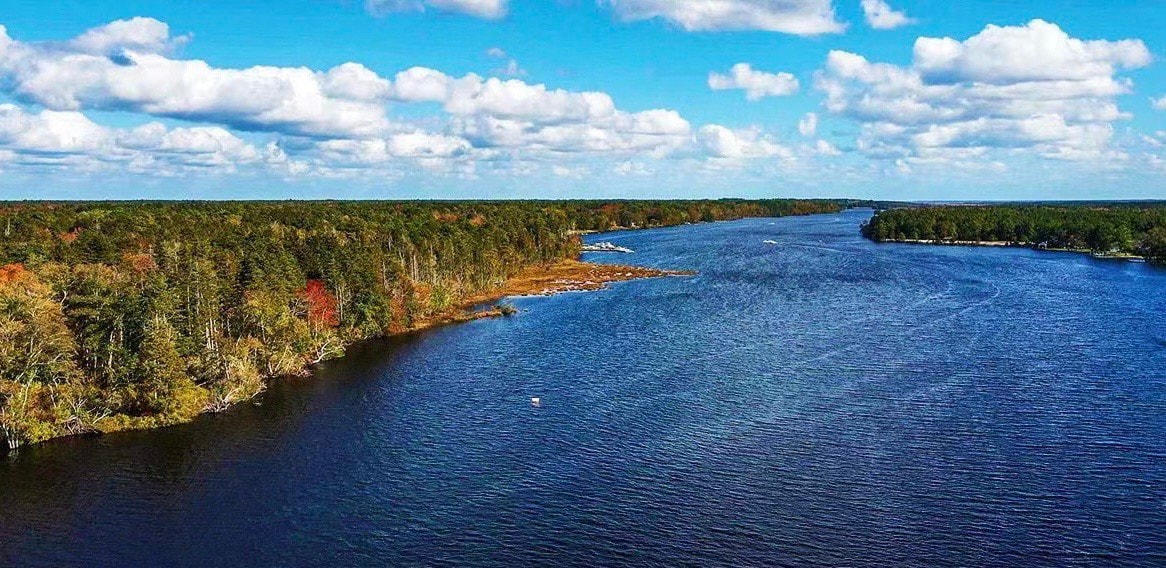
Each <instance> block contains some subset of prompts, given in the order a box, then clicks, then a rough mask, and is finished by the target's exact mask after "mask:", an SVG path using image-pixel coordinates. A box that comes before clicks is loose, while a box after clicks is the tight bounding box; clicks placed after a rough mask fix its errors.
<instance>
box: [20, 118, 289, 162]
mask: <svg viewBox="0 0 1166 568" xmlns="http://www.w3.org/2000/svg"><path fill="white" fill-rule="evenodd" d="M0 150H2V151H4V152H6V153H8V154H9V155H10V157H11V160H10V161H16V162H22V161H23V162H26V163H33V164H36V165H42V166H43V165H53V164H59V165H71V166H84V167H87V168H90V169H95V168H99V167H102V166H103V165H104V166H110V167H112V166H113V165H116V164H121V165H122V167H125V168H128V169H130V170H137V171H149V172H150V173H153V174H160V175H166V174H174V173H178V172H180V171H183V170H188V169H208V168H213V169H215V170H221V171H234V170H235V169H236V168H237V167H238V166H242V165H250V164H259V163H261V162H264V161H265V158H266V154H265V153H264V152H261V151H260V150H258V149H256V148H255V147H254V146H252V145H251V144H248V143H247V142H245V141H244V140H242V139H240V138H239V137H237V136H235V135H234V134H232V133H230V132H228V131H227V130H225V129H223V128H220V127H217V126H210V127H189V128H173V129H168V128H166V127H165V126H163V125H162V124H159V123H156V122H153V123H148V124H144V125H142V126H139V127H136V128H132V129H115V128H108V127H105V126H101V125H98V124H96V123H94V122H93V121H92V120H90V119H89V118H88V117H86V116H85V115H83V114H81V113H79V112H75V111H52V110H41V111H39V112H36V113H30V112H28V111H26V110H24V109H22V108H20V107H18V106H16V105H13V104H0Z"/></svg>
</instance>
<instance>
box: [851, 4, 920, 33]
mask: <svg viewBox="0 0 1166 568" xmlns="http://www.w3.org/2000/svg"><path fill="white" fill-rule="evenodd" d="M862 13H863V15H864V16H866V23H867V25H869V26H870V27H872V28H874V29H876V30H890V29H894V28H897V27H900V26H906V25H908V24H913V23H915V20H913V19H911V18H909V17H907V14H906V12H900V11H895V10H894V9H892V8H891V6H890V5H889V4H887V2H886V0H862Z"/></svg>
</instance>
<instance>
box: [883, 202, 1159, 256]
mask: <svg viewBox="0 0 1166 568" xmlns="http://www.w3.org/2000/svg"><path fill="white" fill-rule="evenodd" d="M862 234H863V236H865V237H866V238H869V239H871V240H873V241H875V242H885V243H908V244H932V245H945V246H986V247H1018V248H1030V249H1035V250H1044V251H1050V252H1073V253H1083V254H1089V255H1092V256H1093V257H1094V258H1100V259H1113V260H1130V261H1148V262H1154V263H1166V206H1164V205H1163V204H1161V203H1127V204H1093V203H1081V204H1072V205H1064V204H1061V205H945V206H919V207H903V208H896V209H888V210H884V211H879V212H877V213H876V214H875V216H874V217H872V218H871V219H870V221H869V222H867V223H866V224H865V225H863V227H862Z"/></svg>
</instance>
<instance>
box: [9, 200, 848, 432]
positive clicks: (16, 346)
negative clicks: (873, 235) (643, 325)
mask: <svg viewBox="0 0 1166 568" xmlns="http://www.w3.org/2000/svg"><path fill="white" fill-rule="evenodd" d="M861 204H865V202H858V201H853V200H792V199H780V200H752V201H748V200H737V199H722V200H704V201H497V202H452V201H451V202H404V201H381V202H371V201H370V202H347V201H322V202H302V201H295V202H79V203H61V202H52V203H50V202H45V203H36V202H12V203H0V452H2V451H4V448H8V449H16V448H18V447H20V446H23V445H27V444H33V443H37V442H41V441H45V440H49V439H53V438H59V437H64V436H74V435H82V434H97V433H107V432H116V431H121V430H130V429H147V428H156V427H163V426H170V425H174V424H181V423H184V422H189V421H191V420H193V419H194V418H195V417H197V416H199V415H201V414H204V413H214V412H221V411H223V410H226V409H227V408H230V407H231V406H233V405H235V404H238V403H240V402H244V401H247V400H250V399H252V398H254V397H255V396H258V395H259V394H260V393H262V392H263V391H264V390H265V387H266V384H267V382H268V381H269V380H271V379H274V378H278V377H281V376H291V375H300V374H305V373H309V372H310V369H311V368H312V367H313V366H314V365H316V364H318V363H320V362H322V361H325V360H328V359H332V358H336V357H340V356H342V355H343V354H344V352H345V349H346V347H347V346H349V345H352V344H354V343H356V342H359V341H363V340H367V339H373V338H376V337H385V336H390V335H398V334H404V333H410V332H415V331H418V330H420V329H425V328H429V327H433V326H436V325H441V324H446V323H455V322H460V321H468V320H472V319H478V318H483V317H493V316H502V315H507V314H510V313H513V307H511V306H508V305H501V304H497V305H494V306H493V307H489V308H486V309H474V308H475V307H478V306H482V305H484V304H489V303H491V302H495V301H497V300H498V299H500V298H504V297H508V296H518V295H533V294H554V293H560V292H566V291H583V290H596V289H600V288H603V287H605V286H606V285H607V284H608V283H610V282H616V281H621V280H631V279H637V278H651V277H659V276H670V275H682V274H688V273H686V272H681V271H665V270H656V269H650V268H641V267H630V266H617V265H602V264H591V263H585V262H581V261H579V260H577V259H578V257H579V254H580V250H581V240H580V237H579V235H580V234H586V233H591V232H601V231H607V230H615V229H620V230H624V229H640V228H654V227H665V226H674V225H682V224H690V223H700V222H711V221H724V220H733V219H741V218H746V217H782V216H788V215H808V214H818V213H836V212H839V211H842V210H844V209H846V208H848V207H852V206H856V205H861Z"/></svg>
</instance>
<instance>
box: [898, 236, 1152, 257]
mask: <svg viewBox="0 0 1166 568" xmlns="http://www.w3.org/2000/svg"><path fill="white" fill-rule="evenodd" d="M877 242H881V243H905V244H918V245H941V246H959V247H1008V248H1027V249H1032V250H1039V251H1046V252H1071V253H1076V254H1087V255H1090V256H1092V257H1094V258H1100V259H1112V260H1146V257H1144V256H1141V255H1136V254H1130V253H1125V252H1104V253H1102V252H1096V251H1091V250H1089V249H1072V248H1056V247H1041V246H1039V245H1038V244H1037V243H1028V242H1020V241H1017V242H1010V241H959V240H942V239H883V240H881V241H877Z"/></svg>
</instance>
